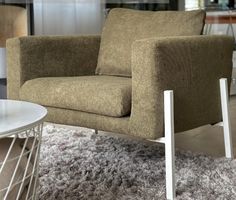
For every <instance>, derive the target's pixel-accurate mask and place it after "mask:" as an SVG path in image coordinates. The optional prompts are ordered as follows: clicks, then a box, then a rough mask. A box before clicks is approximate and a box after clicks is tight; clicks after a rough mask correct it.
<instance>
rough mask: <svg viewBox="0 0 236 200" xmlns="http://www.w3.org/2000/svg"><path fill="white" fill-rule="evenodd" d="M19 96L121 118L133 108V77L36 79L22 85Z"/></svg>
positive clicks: (58, 106)
mask: <svg viewBox="0 0 236 200" xmlns="http://www.w3.org/2000/svg"><path fill="white" fill-rule="evenodd" d="M20 99H21V100H25V101H30V102H34V103H38V104H41V105H44V106H51V107H55V108H65V109H71V110H79V111H83V112H89V113H95V114H100V115H106V116H111V117H122V116H125V115H129V114H130V111H131V78H124V77H112V76H77V77H49V78H37V79H33V80H29V81H26V82H25V84H23V86H22V87H21V89H20Z"/></svg>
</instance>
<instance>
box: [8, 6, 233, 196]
mask: <svg viewBox="0 0 236 200" xmlns="http://www.w3.org/2000/svg"><path fill="white" fill-rule="evenodd" d="M204 19H205V13H204V12H203V11H189V12H180V11H164V12H151V11H135V10H129V9H113V10H112V11H111V12H110V14H109V15H108V18H107V20H106V23H105V26H104V29H103V32H102V35H101V36H32V37H20V38H15V39H11V40H8V41H7V55H8V58H7V62H8V86H7V90H8V98H10V99H20V100H25V101H30V102H35V103H39V104H41V105H44V106H46V107H47V109H48V117H47V121H49V122H55V123H60V124H68V125H76V126H83V127H88V128H93V129H95V130H103V131H110V132H117V133H122V134H128V135H133V136H137V137H142V138H144V139H148V140H152V141H155V142H161V143H165V148H166V195H167V199H174V198H175V178H174V170H175V168H174V133H178V132H181V131H185V130H189V129H193V128H196V127H199V126H202V125H206V124H216V123H218V122H221V121H222V119H223V126H224V133H225V142H226V156H227V157H228V158H232V157H233V153H232V142H231V132H230V123H229V119H228V118H229V115H228V89H227V87H228V84H227V80H230V78H231V71H232V51H233V39H232V38H231V37H227V36H203V35H201V33H202V30H203V26H204ZM219 80H221V81H220V82H221V84H219ZM229 82H230V81H229ZM220 86H221V87H220ZM220 88H221V90H220ZM220 91H221V93H220ZM173 94H174V97H175V100H174V99H173ZM221 105H222V109H221ZM174 108H175V112H174ZM222 110H223V118H222V112H221V111H222Z"/></svg>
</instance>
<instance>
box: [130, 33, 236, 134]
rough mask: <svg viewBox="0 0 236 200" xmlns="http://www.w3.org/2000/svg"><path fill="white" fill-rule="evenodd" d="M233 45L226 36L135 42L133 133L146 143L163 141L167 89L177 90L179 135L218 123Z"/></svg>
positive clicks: (175, 94) (176, 112)
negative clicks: (164, 105)
mask: <svg viewBox="0 0 236 200" xmlns="http://www.w3.org/2000/svg"><path fill="white" fill-rule="evenodd" d="M233 43H234V42H233V38H231V37H228V36H187V37H166V38H158V39H157V38H151V39H143V40H139V41H136V42H134V44H133V47H132V112H131V118H130V124H129V131H130V133H131V134H133V135H136V136H142V137H145V138H148V139H156V138H158V137H163V133H164V108H163V101H164V100H163V92H164V90H173V91H174V107H175V132H180V131H185V130H189V129H192V128H196V127H199V126H202V125H206V124H211V123H215V122H219V121H220V120H221V119H222V116H221V109H220V89H219V79H220V78H228V79H229V80H230V78H231V72H232V53H233ZM229 84H230V81H229Z"/></svg>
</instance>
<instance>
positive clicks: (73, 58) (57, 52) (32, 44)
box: [7, 36, 100, 99]
mask: <svg viewBox="0 0 236 200" xmlns="http://www.w3.org/2000/svg"><path fill="white" fill-rule="evenodd" d="M99 46H100V36H30V37H20V38H15V39H10V40H7V55H8V56H7V65H8V66H9V67H8V69H7V80H8V86H7V90H8V91H7V92H8V96H9V97H10V98H11V99H19V89H20V87H21V86H22V85H23V83H24V82H25V81H27V80H30V79H34V78H40V77H53V76H54V77H58V76H82V75H94V74H95V69H96V66H97V58H98V51H99Z"/></svg>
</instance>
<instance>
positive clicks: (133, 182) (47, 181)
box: [39, 124, 236, 200]
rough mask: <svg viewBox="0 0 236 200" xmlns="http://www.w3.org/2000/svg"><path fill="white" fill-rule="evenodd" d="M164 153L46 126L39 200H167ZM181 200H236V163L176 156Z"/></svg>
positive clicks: (142, 144) (84, 131)
mask: <svg viewBox="0 0 236 200" xmlns="http://www.w3.org/2000/svg"><path fill="white" fill-rule="evenodd" d="M164 156H165V152H164V148H163V147H161V146H159V145H157V144H155V143H146V142H140V141H139V140H133V139H127V138H121V137H116V136H106V135H99V134H98V135H96V134H95V133H94V131H93V130H91V129H85V128H79V129H78V130H73V129H70V128H61V127H58V126H56V125H51V124H49V125H46V126H45V127H44V131H43V139H42V146H41V158H40V171H39V176H40V179H39V180H40V186H39V196H40V200H162V199H163V200H164V199H165V157H164ZM176 179H177V180H176V181H177V199H179V200H180V199H181V200H182V199H183V200H190V199H194V200H196V199H199V200H205V199H207V200H216V199H220V200H221V199H222V200H223V199H227V200H231V199H236V161H235V160H232V161H231V160H227V159H225V158H212V157H208V156H204V155H201V154H193V153H191V152H183V151H179V150H177V152H176Z"/></svg>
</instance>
